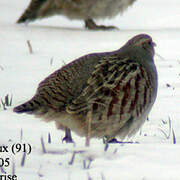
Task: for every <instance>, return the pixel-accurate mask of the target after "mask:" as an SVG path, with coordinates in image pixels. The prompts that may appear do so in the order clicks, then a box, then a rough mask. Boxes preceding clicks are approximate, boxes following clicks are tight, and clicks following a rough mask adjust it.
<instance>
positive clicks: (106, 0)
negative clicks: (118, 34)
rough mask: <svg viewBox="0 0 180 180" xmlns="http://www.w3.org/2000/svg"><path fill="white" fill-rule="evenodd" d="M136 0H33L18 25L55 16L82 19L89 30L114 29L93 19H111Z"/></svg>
mask: <svg viewBox="0 0 180 180" xmlns="http://www.w3.org/2000/svg"><path fill="white" fill-rule="evenodd" d="M134 2H135V0H91V1H87V0H68V1H67V0H31V2H30V4H29V6H28V8H27V9H26V10H25V12H24V13H23V14H22V16H21V17H20V18H19V19H18V21H17V23H24V22H29V21H34V20H36V19H41V18H46V17H49V16H53V15H64V16H66V17H68V18H69V19H80V20H83V21H84V22H85V27H86V28H88V29H93V30H99V29H103V30H105V29H114V28H115V27H114V26H103V25H102V26H98V25H96V24H95V22H94V21H93V19H100V18H111V17H114V16H116V15H117V14H119V13H123V12H124V11H125V10H126V9H127V8H128V6H130V5H132V4H133V3H134Z"/></svg>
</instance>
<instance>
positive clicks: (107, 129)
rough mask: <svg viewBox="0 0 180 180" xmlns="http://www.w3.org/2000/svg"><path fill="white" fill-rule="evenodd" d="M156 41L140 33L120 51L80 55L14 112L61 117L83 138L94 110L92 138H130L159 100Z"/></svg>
mask: <svg viewBox="0 0 180 180" xmlns="http://www.w3.org/2000/svg"><path fill="white" fill-rule="evenodd" d="M154 45H155V43H154V42H153V41H152V39H151V37H150V36H149V35H146V34H140V35H137V36H135V37H133V38H132V39H130V40H129V41H128V42H127V43H126V44H125V45H124V46H123V47H122V48H120V49H118V50H116V51H113V52H105V53H95V54H89V55H86V56H83V57H80V58H79V59H76V60H74V61H72V62H71V63H69V64H67V65H66V66H64V67H62V68H61V69H59V70H57V71H55V72H54V73H53V74H51V75H50V76H48V77H47V78H46V79H45V80H43V81H42V82H41V83H40V84H39V87H38V89H37V91H36V94H35V96H34V97H33V98H32V99H31V100H29V101H28V102H26V103H24V104H22V105H20V106H17V107H15V108H14V112H17V113H24V112H25V113H30V114H35V115H38V116H40V117H41V118H43V119H44V120H45V121H55V122H56V125H57V127H58V128H63V127H66V128H69V129H71V130H72V131H74V132H76V133H77V134H78V135H80V136H86V135H87V133H88V117H87V114H88V112H91V131H90V136H91V137H98V138H102V137H106V138H107V140H108V141H110V140H111V139H112V138H114V137H115V136H119V137H120V138H121V139H124V138H125V137H126V136H128V137H130V136H131V135H133V134H134V133H135V132H137V130H138V129H139V128H140V127H141V125H142V124H143V123H144V122H145V120H146V118H147V116H148V114H149V112H150V110H151V108H152V106H153V104H154V102H155V99H156V95H157V86H158V81H157V71H156V67H155V64H154V60H153V57H154ZM67 130H68V129H67ZM68 131H69V130H68ZM68 131H67V132H68Z"/></svg>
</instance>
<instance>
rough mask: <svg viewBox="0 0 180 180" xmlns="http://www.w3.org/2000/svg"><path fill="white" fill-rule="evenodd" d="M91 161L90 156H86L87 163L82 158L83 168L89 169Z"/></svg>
mask: <svg viewBox="0 0 180 180" xmlns="http://www.w3.org/2000/svg"><path fill="white" fill-rule="evenodd" d="M92 161H93V160H92V159H91V158H88V163H87V160H83V168H84V169H89V168H90V166H91V163H92Z"/></svg>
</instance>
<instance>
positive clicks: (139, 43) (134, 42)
mask: <svg viewBox="0 0 180 180" xmlns="http://www.w3.org/2000/svg"><path fill="white" fill-rule="evenodd" d="M126 45H128V46H132V47H138V48H143V49H144V50H147V51H149V52H151V53H152V54H153V55H154V46H156V44H155V43H154V42H153V41H152V38H151V37H150V36H149V35H147V34H139V35H137V36H135V37H133V38H132V39H130V40H129V41H128V42H127V44H126Z"/></svg>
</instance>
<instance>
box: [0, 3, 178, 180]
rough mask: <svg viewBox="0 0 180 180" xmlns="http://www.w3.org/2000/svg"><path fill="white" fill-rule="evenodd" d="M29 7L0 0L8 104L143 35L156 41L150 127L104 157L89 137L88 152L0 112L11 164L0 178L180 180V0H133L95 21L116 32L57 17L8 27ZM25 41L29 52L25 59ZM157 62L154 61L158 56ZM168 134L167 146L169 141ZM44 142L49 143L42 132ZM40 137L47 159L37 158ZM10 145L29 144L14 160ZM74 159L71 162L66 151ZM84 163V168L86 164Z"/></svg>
mask: <svg viewBox="0 0 180 180" xmlns="http://www.w3.org/2000/svg"><path fill="white" fill-rule="evenodd" d="M28 3H29V1H24V0H16V1H11V2H10V1H5V0H1V1H0V12H1V16H0V44H1V48H0V98H1V99H2V100H3V101H4V97H5V96H6V95H7V94H9V95H10V96H11V95H12V96H13V98H12V102H13V106H16V105H18V104H21V103H23V102H25V101H26V100H28V99H29V98H31V97H32V96H33V94H34V93H35V90H36V88H37V85H38V83H39V82H40V81H41V80H43V79H44V78H45V77H46V76H47V75H49V74H50V73H52V72H53V71H55V70H56V69H59V68H60V67H61V66H62V65H63V63H68V62H70V61H72V60H74V59H75V58H78V57H80V56H82V55H85V54H87V53H92V52H103V51H111V50H115V49H118V48H119V47H121V46H122V45H123V44H124V43H125V42H126V41H127V40H128V39H129V38H131V37H132V36H134V35H136V34H140V33H147V34H149V35H151V36H152V37H153V40H154V41H155V42H156V44H157V47H156V49H155V50H156V53H157V55H156V56H155V63H156V66H157V70H158V75H159V90H158V97H157V100H156V103H155V105H154V107H153V109H152V111H151V113H150V116H149V121H147V122H146V123H145V125H144V126H143V127H142V129H141V131H140V132H138V133H137V135H136V136H135V137H133V138H132V140H133V142H138V143H133V144H123V145H121V144H111V145H109V147H108V149H107V151H105V150H104V149H105V145H104V144H103V143H102V140H97V139H93V140H91V145H90V147H89V148H86V147H85V139H84V138H81V137H78V136H76V135H75V134H73V139H74V141H75V144H65V143H62V141H61V140H62V138H63V136H64V133H63V132H61V131H58V130H57V129H56V128H55V126H54V123H49V124H47V123H44V122H42V121H40V120H39V119H37V118H34V117H32V116H29V115H18V114H15V113H13V112H12V108H13V107H12V106H10V107H8V109H7V110H3V107H2V105H1V107H0V137H1V140H0V147H2V146H3V145H4V146H5V145H6V146H8V149H9V152H8V153H5V152H0V166H1V161H2V159H6V158H8V157H9V158H10V165H9V166H8V167H3V168H1V167H0V175H3V170H4V171H5V172H6V175H12V174H13V173H12V172H13V166H14V174H15V175H17V179H18V180H31V179H42V180H49V179H53V180H56V179H61V180H75V179H81V180H87V179H93V180H99V179H102V180H104V179H105V180H107V179H111V180H116V179H126V180H131V179H133V180H134V179H135V180H136V179H137V180H140V179H142V180H153V179H160V180H176V179H180V173H179V168H180V158H179V157H180V144H179V142H180V141H179V140H180V132H179V129H180V121H179V120H180V46H179V44H180V21H179V19H180V13H179V12H180V11H179V9H180V1H179V0H171V1H169V0H158V1H156V0H151V1H150V0H144V1H137V2H136V3H135V4H134V5H133V6H132V7H130V8H129V9H128V10H127V11H126V12H125V13H124V14H123V15H122V16H120V15H119V16H117V17H116V18H114V19H112V20H98V21H97V22H98V23H99V24H106V25H108V24H111V25H117V26H118V27H119V29H120V30H119V31H108V32H104V31H98V32H94V31H88V30H85V29H84V28H83V23H82V22H81V21H70V20H68V19H67V18H65V17H62V16H54V17H52V18H48V19H44V20H40V21H35V22H33V23H31V24H29V25H28V26H26V25H17V24H15V22H16V20H17V19H18V17H19V16H20V15H21V13H22V12H23V10H24V9H25V8H26V7H27V5H28ZM27 40H29V41H30V43H31V45H32V48H33V54H30V53H29V50H28V46H27ZM160 56H161V57H160ZM173 132H174V140H176V143H174V142H173ZM49 133H50V135H51V140H52V142H51V143H48V134H49ZM41 138H43V140H44V144H45V148H46V150H47V153H43V151H42V145H41ZM16 143H26V145H27V144H30V145H31V147H32V152H31V153H30V154H29V155H26V157H25V164H24V166H21V161H22V157H23V152H22V151H21V152H20V153H17V154H16V155H13V153H12V151H11V147H12V145H13V144H16ZM74 152H76V153H75V159H74V161H73V163H72V165H71V164H69V162H70V161H71V159H72V156H73V153H74ZM90 161H92V162H91V164H90V166H89V167H88V163H89V162H90Z"/></svg>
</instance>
